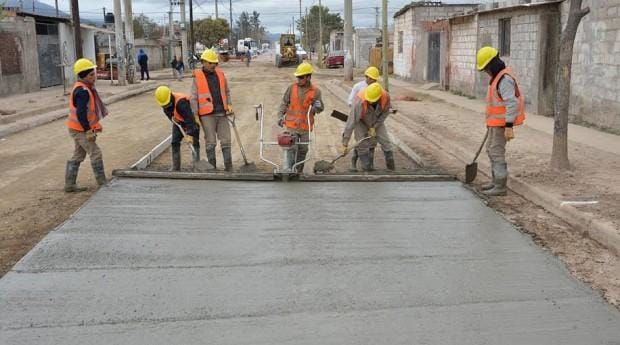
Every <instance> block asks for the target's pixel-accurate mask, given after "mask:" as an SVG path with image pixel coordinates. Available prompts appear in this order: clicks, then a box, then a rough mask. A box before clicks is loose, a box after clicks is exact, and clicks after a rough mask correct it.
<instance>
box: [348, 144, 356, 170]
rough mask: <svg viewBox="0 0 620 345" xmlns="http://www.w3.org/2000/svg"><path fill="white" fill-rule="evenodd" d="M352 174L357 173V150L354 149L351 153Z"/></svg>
mask: <svg viewBox="0 0 620 345" xmlns="http://www.w3.org/2000/svg"><path fill="white" fill-rule="evenodd" d="M349 171H350V172H357V149H354V150H353V152H352V153H351V167H350V168H349Z"/></svg>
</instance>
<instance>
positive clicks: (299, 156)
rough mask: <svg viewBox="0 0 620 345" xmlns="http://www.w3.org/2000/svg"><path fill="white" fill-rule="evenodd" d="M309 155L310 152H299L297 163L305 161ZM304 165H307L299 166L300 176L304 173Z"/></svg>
mask: <svg viewBox="0 0 620 345" xmlns="http://www.w3.org/2000/svg"><path fill="white" fill-rule="evenodd" d="M307 153H308V152H297V159H296V160H295V163H297V162H301V161H303V160H305V159H306V154H307ZM304 165H305V163H302V164H299V165H298V166H297V168H296V169H297V173H298V174H302V173H303V172H304Z"/></svg>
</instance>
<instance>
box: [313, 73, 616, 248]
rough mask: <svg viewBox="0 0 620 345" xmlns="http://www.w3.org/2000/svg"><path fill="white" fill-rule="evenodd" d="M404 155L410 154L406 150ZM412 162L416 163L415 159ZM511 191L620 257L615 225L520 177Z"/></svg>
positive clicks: (483, 165) (483, 166) (427, 134)
mask: <svg viewBox="0 0 620 345" xmlns="http://www.w3.org/2000/svg"><path fill="white" fill-rule="evenodd" d="M325 85H326V87H327V89H328V90H329V91H330V92H331V93H332V94H334V96H336V97H339V98H341V100H344V98H342V96H341V95H339V94H338V92H336V91H334V90H332V88H333V87H334V85H333V84H332V83H325ZM336 87H338V88H340V89H342V87H341V86H340V85H337V86H336ZM418 93H420V94H423V95H425V96H428V97H433V98H435V97H434V96H433V95H431V94H427V93H424V92H422V91H418ZM448 103H449V104H452V105H454V106H456V107H460V106H459V105H458V104H453V103H452V102H448ZM411 125H412V126H414V127H416V130H418V132H419V133H420V136H422V137H423V138H424V139H426V140H428V141H429V142H431V143H433V144H434V145H436V146H437V147H439V148H441V149H442V150H443V151H445V152H446V153H448V154H450V155H452V156H453V157H454V158H456V159H457V160H459V161H460V162H463V164H469V163H470V161H468V160H467V159H465V158H464V157H467V156H469V155H471V153H469V152H465V151H464V150H463V149H462V148H461V147H457V146H455V145H450V144H448V141H446V140H442V138H441V136H439V135H437V134H435V133H432V132H431V131H428V130H425V128H424V127H423V126H420V125H418V124H414V123H412V124H411ZM395 144H396V145H398V146H399V147H400V145H399V143H397V142H395ZM400 144H402V142H400ZM401 150H402V148H401ZM402 151H403V152H404V153H405V154H407V152H406V151H405V150H402ZM410 158H411V159H413V160H415V159H414V158H412V157H410ZM478 166H479V168H478V173H479V174H483V175H484V176H486V177H487V178H489V177H490V176H489V174H488V173H487V171H490V170H491V167H490V165H489V164H488V163H487V162H485V161H478ZM457 178H458V177H457ZM508 188H509V189H510V190H511V191H513V192H514V193H516V194H519V195H520V196H522V197H523V198H525V199H527V200H529V201H530V202H532V203H534V204H536V205H538V206H540V207H542V208H544V209H545V210H547V211H548V212H550V213H552V214H553V215H555V216H557V217H560V218H562V219H563V220H564V221H566V222H567V223H568V224H570V225H571V226H572V227H574V228H576V229H578V230H579V231H580V232H581V233H583V234H586V235H587V236H589V237H590V238H592V239H593V240H595V241H596V242H598V243H599V244H600V245H602V246H603V247H605V248H607V249H609V250H610V251H612V252H613V253H614V254H615V255H618V256H620V235H618V231H617V229H616V228H615V227H614V226H613V225H612V224H610V223H607V222H602V221H600V220H598V219H596V218H595V217H594V216H592V215H588V214H585V213H582V212H579V211H577V209H576V208H575V207H573V206H570V205H564V206H560V205H561V200H559V199H557V198H555V197H554V196H552V195H549V194H547V193H544V192H540V191H537V190H536V189H535V188H534V187H533V186H532V185H530V184H528V183H527V182H525V181H524V180H522V179H520V178H518V177H512V176H511V177H510V178H509V179H508Z"/></svg>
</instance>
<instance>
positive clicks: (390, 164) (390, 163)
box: [383, 151, 396, 171]
mask: <svg viewBox="0 0 620 345" xmlns="http://www.w3.org/2000/svg"><path fill="white" fill-rule="evenodd" d="M383 155H384V156H385V166H386V167H387V169H388V170H390V171H394V170H396V164H395V163H394V151H383Z"/></svg>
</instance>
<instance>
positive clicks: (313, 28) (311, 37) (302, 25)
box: [297, 5, 344, 49]
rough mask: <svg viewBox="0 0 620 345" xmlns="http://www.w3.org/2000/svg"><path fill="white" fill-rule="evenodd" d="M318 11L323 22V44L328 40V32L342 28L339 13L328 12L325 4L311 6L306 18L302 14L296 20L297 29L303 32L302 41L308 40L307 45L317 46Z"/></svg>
mask: <svg viewBox="0 0 620 345" xmlns="http://www.w3.org/2000/svg"><path fill="white" fill-rule="evenodd" d="M319 13H320V14H321V21H322V22H321V23H322V24H323V27H322V29H323V44H326V43H327V42H329V33H330V32H332V31H333V30H342V29H343V28H344V21H343V20H342V18H340V14H339V13H329V8H328V7H327V6H321V7H319V6H318V5H315V6H312V8H310V11H309V12H308V16H307V18H306V16H303V17H301V19H300V20H298V21H297V29H298V30H300V31H301V32H302V33H303V35H304V37H305V38H304V41H305V42H308V43H306V44H307V45H308V47H317V46H318V44H319ZM306 19H307V20H306ZM306 23H307V27H306ZM308 47H306V49H307V48H308Z"/></svg>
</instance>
